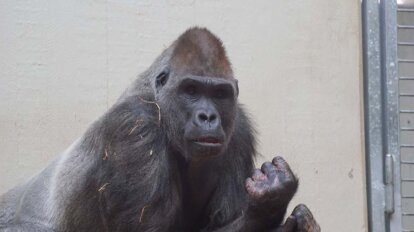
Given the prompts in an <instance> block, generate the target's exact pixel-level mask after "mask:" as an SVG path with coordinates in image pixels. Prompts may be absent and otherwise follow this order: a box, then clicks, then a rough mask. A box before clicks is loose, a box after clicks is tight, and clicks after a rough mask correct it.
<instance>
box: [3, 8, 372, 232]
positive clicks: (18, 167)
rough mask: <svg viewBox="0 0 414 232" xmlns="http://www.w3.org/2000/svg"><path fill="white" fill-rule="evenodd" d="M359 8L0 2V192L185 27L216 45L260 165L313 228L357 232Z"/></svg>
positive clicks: (48, 155)
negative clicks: (250, 123) (234, 83)
mask: <svg viewBox="0 0 414 232" xmlns="http://www.w3.org/2000/svg"><path fill="white" fill-rule="evenodd" d="M359 4H360V2H359V1H357V0H354V1H344V0H331V1H326V0H315V1H263V2H262V1H243V2H241V1H237V0H232V1H218V0H204V1H195V0H178V1H152V0H140V1H138V0H136V1H133V0H128V1H127V0H125V1H110V0H108V1H103V0H101V1H98V0H95V1H92V0H86V1H80V0H77V1H46V0H36V1H29V0H22V1H15V0H4V1H0V147H1V152H0V192H4V191H6V190H7V189H8V188H10V187H12V186H14V185H15V184H17V183H19V182H22V181H24V180H25V179H27V178H29V177H30V176H32V175H33V174H35V173H36V172H38V171H39V170H41V169H42V168H43V167H44V166H45V165H46V164H47V163H48V162H49V161H50V160H51V159H53V157H54V156H55V155H56V154H58V153H59V152H60V151H62V150H64V148H66V147H67V146H68V145H69V144H70V143H71V142H72V141H74V140H75V139H76V138H77V137H78V136H79V135H81V133H82V132H83V131H84V130H85V129H86V127H87V125H88V124H90V123H91V122H92V121H93V120H94V119H95V118H97V117H98V116H99V115H101V114H102V113H103V112H104V111H105V110H106V109H107V108H108V107H109V106H110V105H111V104H112V103H113V102H114V101H115V99H116V98H117V97H118V96H119V95H120V93H121V92H122V91H123V89H124V88H125V87H126V86H127V85H128V83H130V82H131V81H132V80H133V79H134V78H135V77H136V76H137V74H138V73H140V72H142V71H143V70H144V69H145V68H146V67H148V65H149V64H150V63H151V62H152V61H153V59H154V58H155V57H156V56H157V55H158V54H159V53H160V52H161V51H162V49H163V48H164V47H166V46H167V45H168V44H169V43H170V42H172V40H174V39H175V38H176V37H177V36H178V35H179V34H180V33H182V32H183V31H184V30H185V29H187V28H188V27H190V26H193V25H201V26H205V27H208V28H209V29H210V30H212V31H213V32H214V33H215V34H217V35H218V36H219V37H220V38H221V39H222V40H223V42H224V44H225V46H226V48H227V51H228V53H229V57H230V59H231V61H232V63H233V67H234V70H235V74H236V76H237V78H238V79H239V84H240V91H241V95H240V99H241V101H242V102H243V103H245V104H246V105H247V107H248V108H249V110H250V112H251V114H252V116H253V117H254V118H255V122H256V125H257V129H258V132H259V140H260V146H259V151H260V153H261V154H262V157H261V158H260V160H259V162H261V161H262V160H269V159H271V157H273V156H274V155H276V154H283V156H285V157H286V159H287V160H288V162H290V164H291V166H292V168H293V169H294V170H295V172H296V173H297V174H298V176H299V177H300V181H301V185H300V189H299V193H298V195H297V196H296V197H295V199H294V203H298V202H304V203H307V204H308V205H309V206H310V207H311V209H312V210H313V212H314V214H315V217H316V218H317V219H318V220H319V222H320V224H321V226H322V228H323V230H324V231H366V207H365V205H366V199H365V183H364V182H365V181H364V179H365V177H364V153H363V135H362V120H361V119H362V111H361V102H362V95H361V85H362V76H361V45H360V43H361V42H360V39H361V35H360V8H359Z"/></svg>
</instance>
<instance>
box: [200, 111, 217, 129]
mask: <svg viewBox="0 0 414 232" xmlns="http://www.w3.org/2000/svg"><path fill="white" fill-rule="evenodd" d="M195 123H196V125H197V126H200V127H202V128H204V129H217V127H218V126H219V123H220V120H219V118H218V114H217V113H216V112H214V111H209V110H198V111H197V112H196V115H195Z"/></svg>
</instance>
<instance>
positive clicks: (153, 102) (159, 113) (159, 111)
mask: <svg viewBox="0 0 414 232" xmlns="http://www.w3.org/2000/svg"><path fill="white" fill-rule="evenodd" d="M138 98H139V99H140V100H141V101H142V102H145V103H148V104H154V105H156V106H157V108H158V125H160V124H161V108H160V106H159V105H158V103H156V102H155V101H148V100H145V99H142V97H140V96H138Z"/></svg>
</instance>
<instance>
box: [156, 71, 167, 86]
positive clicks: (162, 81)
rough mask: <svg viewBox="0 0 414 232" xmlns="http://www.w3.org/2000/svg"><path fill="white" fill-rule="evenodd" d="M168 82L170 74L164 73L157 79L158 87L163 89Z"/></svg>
mask: <svg viewBox="0 0 414 232" xmlns="http://www.w3.org/2000/svg"><path fill="white" fill-rule="evenodd" d="M167 80H168V72H162V73H160V75H158V76H157V78H156V82H155V83H156V86H157V87H161V86H164V85H165V84H166V83H167Z"/></svg>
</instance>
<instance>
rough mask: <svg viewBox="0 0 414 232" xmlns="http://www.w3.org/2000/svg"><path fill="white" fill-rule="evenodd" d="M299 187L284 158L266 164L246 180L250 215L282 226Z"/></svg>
mask: <svg viewBox="0 0 414 232" xmlns="http://www.w3.org/2000/svg"><path fill="white" fill-rule="evenodd" d="M297 187H298V181H297V179H296V177H295V175H294V174H293V173H292V171H291V170H290V167H289V165H288V164H287V162H286V161H285V160H284V159H283V158H282V157H276V158H274V159H273V160H272V162H265V163H264V164H263V165H262V167H261V169H256V170H255V171H254V173H253V176H252V177H251V178H247V180H246V189H247V193H248V195H249V208H248V213H249V214H250V215H251V216H255V217H256V218H262V219H265V221H264V223H265V224H268V223H270V224H272V225H275V224H276V225H275V226H277V225H280V223H281V222H282V220H283V216H284V214H285V213H286V208H287V206H288V204H289V202H290V200H291V199H292V197H293V195H294V194H295V193H296V190H297Z"/></svg>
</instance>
